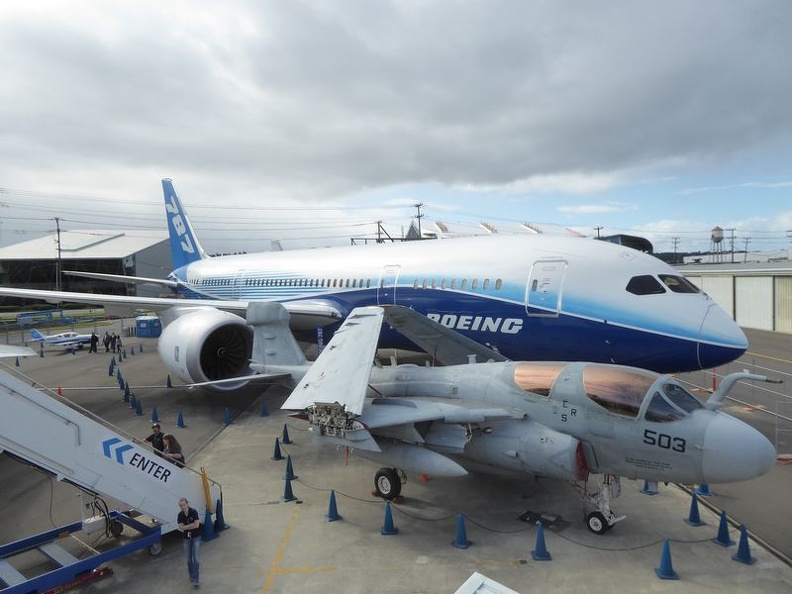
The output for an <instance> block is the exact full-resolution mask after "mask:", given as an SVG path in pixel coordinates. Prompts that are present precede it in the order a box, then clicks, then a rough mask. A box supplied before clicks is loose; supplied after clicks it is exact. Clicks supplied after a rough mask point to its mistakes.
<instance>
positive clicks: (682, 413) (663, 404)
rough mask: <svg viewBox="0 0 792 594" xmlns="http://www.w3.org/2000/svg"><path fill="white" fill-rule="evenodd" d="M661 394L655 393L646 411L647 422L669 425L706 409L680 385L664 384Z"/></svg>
mask: <svg viewBox="0 0 792 594" xmlns="http://www.w3.org/2000/svg"><path fill="white" fill-rule="evenodd" d="M661 391H662V394H661V393H660V392H655V394H654V396H652V400H651V402H650V403H649V407H648V408H647V409H646V420H647V421H652V422H654V423H668V422H669V421H677V420H679V419H684V418H685V417H686V416H687V413H692V412H693V411H694V410H698V409H700V408H704V405H702V404H701V402H699V401H698V399H697V398H696V397H695V396H693V395H692V394H691V393H690V392H688V391H687V390H685V388H683V387H682V386H680V385H678V384H672V383H668V384H664V385H663V387H662V388H661Z"/></svg>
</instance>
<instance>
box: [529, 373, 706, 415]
mask: <svg viewBox="0 0 792 594" xmlns="http://www.w3.org/2000/svg"><path fill="white" fill-rule="evenodd" d="M569 365H578V364H569V363H520V364H519V365H517V367H516V369H515V374H514V379H515V382H516V383H517V385H518V386H520V387H521V388H522V389H523V390H526V391H528V392H532V393H534V394H538V395H541V396H550V394H551V392H552V389H553V385H554V383H555V382H556V380H557V379H558V377H559V376H561V375H562V373H563V371H564V369H565V368H566V367H568V366H569ZM582 369H583V373H582V380H583V381H582V383H583V388H584V391H585V394H586V397H587V398H588V399H589V400H591V401H592V402H594V403H595V404H597V405H598V406H600V407H602V408H604V409H605V410H607V411H608V412H610V413H612V414H615V415H619V416H621V417H628V418H638V417H639V416H641V413H642V411H644V412H643V416H644V418H645V419H646V420H647V421H651V422H653V423H667V422H670V421H677V420H679V419H683V418H685V417H687V416H688V415H689V414H690V413H692V412H693V411H695V410H698V409H701V408H704V405H703V404H702V403H701V402H700V401H699V400H698V399H697V398H696V397H695V396H693V395H692V394H691V393H690V392H688V391H687V390H686V389H685V388H684V387H682V386H681V385H680V384H678V383H677V382H676V381H675V380H673V379H672V378H670V377H669V376H666V375H660V374H658V373H654V372H652V371H646V370H644V369H637V368H635V367H623V366H620V365H605V364H596V363H588V364H585V365H584V366H583V367H582ZM645 401H648V404H644V403H645Z"/></svg>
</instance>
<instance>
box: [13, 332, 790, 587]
mask: <svg viewBox="0 0 792 594" xmlns="http://www.w3.org/2000/svg"><path fill="white" fill-rule="evenodd" d="M751 334H753V333H751ZM771 338H773V337H771ZM790 338H792V337H790ZM773 339H775V338H773ZM768 340H770V339H768ZM751 341H752V347H751V353H752V354H753V355H754V356H756V357H758V355H762V356H764V357H776V358H778V359H783V353H782V352H780V351H777V350H769V351H768V352H771V353H774V354H763V353H764V351H763V350H761V349H764V347H763V346H762V345H761V337H759V338H758V339H757V338H756V337H754V336H751ZM788 344H789V343H788V342H781V344H780V347H778V346H774V345H775V343H770V346H769V347H768V349H775V348H780V349H785V348H786V345H788ZM141 345H142V346H143V352H140V350H139V349H140V346H141ZM155 345H156V341H155V340H154V339H137V338H130V339H127V341H126V348H127V349H128V350H129V349H130V348H132V347H134V348H135V350H136V354H135V355H134V356H129V355H128V356H127V358H126V359H125V360H123V361H122V362H121V369H122V372H123V374H124V378H125V379H126V380H127V381H128V382H129V383H130V385H131V387H132V389H133V391H134V392H135V394H136V397H137V398H139V399H141V401H142V403H143V411H144V414H143V415H136V414H135V411H134V410H133V409H130V408H129V406H128V405H127V404H125V403H124V402H123V400H122V396H123V393H122V392H121V391H120V390H119V387H118V383H117V381H116V380H115V378H114V377H109V376H108V373H107V372H108V365H109V361H110V355H109V354H105V353H99V354H96V355H94V354H88V353H86V352H78V353H77V354H75V355H69V354H62V353H60V352H57V351H48V352H47V353H46V356H45V357H44V358H38V357H36V358H31V359H27V360H23V361H22V362H21V364H20V367H19V368H13V369H12V371H13V372H16V371H20V372H23V373H25V374H26V376H27V377H28V378H29V379H30V380H31V381H32V380H35V381H38V382H40V383H41V384H43V385H45V386H47V387H50V388H52V389H53V390H55V389H57V387H58V386H60V387H61V391H62V392H63V397H64V398H67V399H69V400H73V401H74V402H76V403H79V405H80V406H83V407H85V408H86V409H88V410H90V411H92V412H93V413H95V414H97V415H99V416H101V417H102V418H104V419H106V420H107V421H109V422H110V423H112V424H113V425H114V426H116V427H118V428H119V430H121V431H122V432H125V433H126V434H128V435H129V436H135V437H139V438H140V437H145V436H146V435H147V434H148V433H149V426H150V422H149V419H150V416H151V413H152V412H153V407H155V406H156V408H157V412H158V417H159V419H160V422H161V423H162V425H163V430H164V431H166V432H173V433H174V434H175V435H176V436H177V438H178V439H179V441H180V442H181V444H182V446H183V447H184V451H185V452H186V453H187V460H188V464H189V465H190V466H193V467H196V468H197V467H204V468H206V471H207V473H208V474H209V476H210V477H211V478H212V479H214V480H217V481H219V482H220V483H221V484H222V485H223V502H224V517H225V522H226V523H227V524H228V525H229V526H230V527H229V528H228V529H227V530H224V531H222V532H221V533H220V535H219V537H218V538H216V539H214V540H211V541H209V542H206V543H204V544H203V546H202V550H201V576H202V578H201V582H202V586H201V590H203V591H208V592H228V593H236V592H239V593H246V592H260V593H296V592H299V593H313V592H317V593H318V592H321V593H322V594H326V593H328V592H361V593H362V592H367V593H368V592H383V593H419V592H427V593H435V592H437V593H441V592H455V591H456V590H457V588H459V587H460V586H461V585H462V584H463V583H464V582H465V580H466V579H467V578H468V577H469V576H470V575H471V574H472V573H473V572H479V573H481V574H484V575H486V576H488V577H489V578H490V579H492V580H495V581H497V582H499V583H501V584H503V585H505V586H507V587H509V588H511V589H512V590H515V591H518V592H531V591H547V590H550V591H553V592H576V593H588V592H591V593H600V592H602V593H606V592H607V593H611V592H614V591H631V592H671V591H673V592H679V591H685V592H723V591H735V592H736V591H739V592H779V593H780V592H790V591H792V568H790V566H789V565H787V564H786V563H784V562H783V561H781V560H779V558H778V557H776V556H775V555H774V554H772V553H771V552H770V551H768V550H767V549H765V548H764V547H763V546H761V545H760V544H759V543H758V542H757V541H755V540H752V539H749V540H748V541H747V542H748V543H749V546H750V554H751V555H752V556H753V557H754V558H756V559H757V561H756V563H754V564H752V565H748V564H744V563H740V562H737V561H734V560H732V555H734V554H735V553H737V547H736V546H732V547H729V548H724V547H721V546H719V545H717V544H714V543H713V542H712V541H711V539H713V538H715V537H716V536H717V533H718V527H719V522H718V516H717V514H716V513H714V512H711V511H709V509H708V508H707V507H706V506H704V505H702V506H701V508H700V513H701V518H702V520H703V521H704V522H706V524H705V525H704V526H701V527H693V526H690V525H688V524H687V523H686V522H684V519H686V518H688V517H689V511H690V506H691V498H690V495H689V494H688V493H686V492H684V491H682V490H680V489H679V488H677V487H675V486H673V485H669V486H664V485H661V486H660V492H659V494H657V495H655V496H647V495H644V494H642V493H640V490H641V488H642V487H643V485H642V484H639V483H638V482H636V481H624V482H623V483H622V495H621V497H619V498H618V499H617V500H615V502H614V503H613V507H614V509H615V510H616V511H617V512H618V513H620V514H625V515H626V516H627V518H626V519H625V520H624V521H623V522H621V523H619V524H617V525H616V526H615V527H614V528H613V529H611V530H610V531H608V532H607V533H606V534H605V535H602V536H597V535H594V534H592V533H591V532H589V531H588V530H587V529H586V528H585V526H584V524H583V515H584V511H583V506H582V504H581V501H580V499H579V498H578V496H577V494H576V492H575V491H574V490H573V489H572V488H571V487H569V486H568V485H565V484H563V483H560V482H558V481H552V480H541V481H535V480H533V479H531V478H528V479H526V478H523V479H519V480H518V479H512V478H506V477H491V476H480V475H470V476H467V477H464V478H461V479H453V480H430V481H427V482H423V481H421V480H419V479H418V478H416V477H414V476H412V475H410V476H408V482H407V483H406V484H405V485H404V488H403V493H404V495H405V497H404V500H403V501H402V502H400V503H398V504H395V505H393V506H392V507H391V514H392V516H391V517H392V519H393V525H392V527H393V528H395V529H396V530H397V533H396V534H394V535H383V534H381V531H382V529H383V528H386V527H389V526H388V522H387V518H386V515H385V513H386V511H385V510H386V508H385V504H384V503H383V502H382V501H381V500H379V499H378V498H376V497H375V496H373V495H372V493H371V491H372V487H373V475H374V472H375V471H376V469H377V466H376V465H374V464H372V463H370V462H367V461H365V460H363V459H360V458H357V457H356V456H354V455H351V456H349V457H347V455H346V453H345V451H343V450H334V449H331V448H319V447H314V446H312V445H311V444H310V439H309V435H308V433H307V432H306V429H307V427H306V426H305V425H304V424H303V423H302V422H300V421H296V420H293V419H291V418H289V417H287V416H286V415H285V414H284V413H282V412H281V411H280V410H279V406H280V404H281V403H282V402H283V401H284V400H285V398H286V396H287V391H286V390H285V389H283V388H281V387H278V386H273V387H270V388H268V389H266V390H263V391H262V389H260V388H259V389H248V390H245V391H243V392H241V393H239V392H238V393H235V394H216V393H211V392H204V391H200V390H187V389H184V388H180V387H178V386H175V387H173V388H167V387H166V383H167V375H166V372H165V371H164V369H163V367H162V365H161V364H160V363H159V360H158V358H157V355H156V352H155ZM754 351H756V352H754ZM787 352H789V351H787ZM745 364H746V363H745V362H743V363H741V364H740V365H743V366H744V365H745ZM12 367H13V366H12ZM719 371H720V370H719ZM693 375H695V374H693ZM691 379H693V378H692V376H691ZM702 379H703V380H706V379H707V378H706V376H704V375H703V374H702ZM710 381H711V378H710ZM748 395H750V393H749V394H748ZM53 397H57V396H53ZM774 398H775V397H774ZM735 406H736V405H735ZM730 407H731V405H730ZM739 408H743V407H742V405H740V406H739ZM180 412H181V413H182V416H183V419H184V421H185V424H186V427H185V428H178V427H176V419H177V416H178V414H179V413H180ZM730 412H735V411H732V410H730ZM737 412H740V414H743V415H745V416H746V417H747V418H750V419H753V418H757V417H756V413H749V412H742V411H737ZM227 420H231V421H232V422H231V423H230V424H226V421H227ZM763 422H764V423H765V424H767V423H768V422H767V421H763ZM284 425H285V426H287V428H288V432H289V436H290V440H291V441H292V443H291V444H288V445H282V446H281V448H282V454H283V455H284V456H286V455H289V456H291V460H292V462H293V470H294V473H295V474H296V475H297V478H296V479H295V480H293V481H291V483H290V486H291V488H292V494H293V495H294V496H295V497H296V500H295V501H290V502H284V501H282V499H283V498H284V496H285V495H286V494H287V492H286V481H284V474H285V461H284V460H272V459H271V458H272V457H273V453H274V444H275V439H276V438H282V437H283V428H284ZM770 429H773V435H775V430H774V426H773V423H772V422H771V423H769V424H768V425H767V430H770ZM31 431H35V428H31ZM782 435H784V436H785V439H786V434H782ZM45 438H46V436H42V439H45ZM786 443H787V442H786V441H784V442H783V444H784V445H783V447H784V448H787V446H786V445H785V444H786ZM788 470H789V467H788V466H784V465H779V466H778V467H776V468H775V469H774V470H773V471H772V472H771V473H770V474H769V475H768V476H767V477H763V478H761V479H758V480H755V481H751V482H749V483H745V484H744V485H729V486H726V485H723V486H720V485H712V486H711V488H712V489H713V491H714V493H715V495H714V496H713V497H711V498H710V500H712V501H713V503H715V502H721V503H724V508H725V509H726V510H727V512H728V513H729V515H730V516H731V517H733V518H735V519H736V520H737V521H738V522H743V523H745V524H746V526H747V527H748V529H749V530H750V531H751V532H754V533H757V534H758V535H759V536H760V537H761V538H763V539H765V540H771V539H773V538H775V537H773V535H772V532H773V531H772V530H770V529H772V528H776V529H778V528H779V527H782V528H783V527H785V526H788V525H789V520H788V517H789V514H788V512H787V511H786V510H785V507H784V505H785V502H784V499H785V497H784V495H785V494H788V493H790V489H789V486H790V482H789V474H788V472H787V471H788ZM0 479H1V480H2V485H3V487H2V489H0V502H2V505H3V510H4V512H5V517H6V521H5V522H3V523H0V541H1V542H3V543H6V542H10V541H12V540H15V539H17V538H20V537H23V536H29V535H31V534H32V533H33V532H37V531H43V530H47V529H51V528H52V527H53V526H59V525H63V524H66V523H69V522H72V521H75V520H78V519H79V518H80V516H81V505H82V502H81V499H80V497H79V492H78V490H77V489H76V488H75V487H73V486H71V485H68V484H64V483H60V482H57V481H54V480H52V479H51V478H49V477H47V476H45V475H43V474H42V473H41V472H38V471H36V470H34V469H32V468H29V467H27V466H25V465H23V464H21V463H20V462H18V461H15V460H12V459H10V458H8V457H7V456H0ZM331 491H334V493H335V500H336V502H337V512H338V514H339V515H340V516H341V519H339V520H337V521H333V522H328V521H327V518H326V516H327V515H328V513H329V512H330V511H331V509H330V493H331ZM776 498H777V500H778V501H777V503H778V507H777V508H776V507H774V506H775V503H774V501H775V499H776ZM725 504H728V505H725ZM119 505H121V504H119ZM121 508H122V509H123V506H122V507H121ZM177 512H178V509H174V515H175V514H176V513H177ZM460 514H462V518H463V520H462V522H461V526H462V528H464V531H465V535H464V536H465V539H460V520H459V518H460ZM750 514H756V518H754V517H753V516H751V515H750ZM521 518H523V519H521ZM537 518H541V519H542V520H543V524H544V527H543V535H544V539H543V540H544V544H545V548H546V550H547V552H548V553H549V554H550V556H551V557H552V559H551V560H546V561H542V560H534V559H533V558H532V554H531V552H532V551H535V550H537V549H541V547H540V546H539V545H540V541H539V539H538V528H537V526H536V523H535V520H536V519H537ZM765 530H768V531H767V532H765ZM128 531H129V530H128V529H127V530H126V531H125V533H124V535H122V536H121V539H119V540H122V541H123V540H125V539H131V538H134V534H129V533H128ZM781 531H783V530H781ZM729 534H730V536H731V539H732V540H735V541H736V540H739V536H740V534H739V531H738V530H737V529H736V527H735V526H732V525H730V527H729ZM768 535H769V536H768ZM178 536H180V535H178V534H170V535H166V536H165V537H164V539H163V545H164V548H163V551H162V553H161V554H160V555H158V556H156V557H153V556H151V555H149V553H148V552H147V551H139V552H136V553H134V554H131V555H127V556H125V557H122V558H119V559H117V560H114V561H112V562H111V563H110V564H109V566H110V568H111V569H112V571H113V575H111V576H109V577H105V578H103V579H101V580H97V581H95V582H93V583H91V584H85V585H82V586H80V588H79V589H78V591H80V592H85V593H87V594H94V593H104V592H124V593H129V594H138V593H140V594H143V593H145V594H150V593H151V592H153V591H172V592H181V591H185V590H190V589H191V587H190V584H189V580H188V578H187V571H186V567H185V560H184V557H183V553H182V550H181V543H180V541H179V538H178ZM467 539H469V540H470V541H472V544H470V546H469V547H468V548H464V549H463V548H458V547H456V546H452V543H453V542H456V543H457V544H460V543H461V541H462V540H467ZM99 540H100V541H101V542H96V543H93V546H95V547H96V548H103V547H108V546H112V545H113V544H114V540H113V539H112V538H109V537H106V536H104V535H100V537H99ZM665 541H668V543H669V549H668V550H669V553H670V556H669V557H668V558H667V559H663V557H662V552H663V545H664V542H665ZM775 542H776V544H775V545H774V546H777V547H778V546H779V545H783V543H782V542H780V541H775ZM666 560H670V561H671V564H672V569H673V570H674V571H675V572H676V573H677V574H678V576H679V581H667V580H661V579H659V578H658V576H657V575H656V574H655V568H658V567H663V566H666V563H664V561H666Z"/></svg>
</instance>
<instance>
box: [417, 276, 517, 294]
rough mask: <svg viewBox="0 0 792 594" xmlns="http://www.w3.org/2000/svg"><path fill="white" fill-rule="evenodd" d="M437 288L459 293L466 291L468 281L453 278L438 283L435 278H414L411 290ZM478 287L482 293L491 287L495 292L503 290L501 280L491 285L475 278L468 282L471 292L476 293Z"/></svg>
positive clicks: (486, 279)
mask: <svg viewBox="0 0 792 594" xmlns="http://www.w3.org/2000/svg"><path fill="white" fill-rule="evenodd" d="M438 287H439V288H440V289H451V290H452V291H456V290H457V289H459V290H460V291H467V290H468V279H466V278H463V279H462V280H457V279H455V278H452V279H450V280H448V279H445V278H443V279H440V281H439V282H438V280H437V279H436V278H432V279H419V278H416V279H415V280H414V281H413V289H437V288H438ZM479 287H481V290H482V291H489V290H490V289H491V288H492V287H494V289H495V290H496V291H500V290H501V289H502V288H503V279H500V278H499V279H496V280H495V282H494V283H492V282H491V281H490V279H488V278H485V279H484V280H482V281H481V283H479V279H477V278H474V279H473V280H471V281H470V290H471V291H478V290H479Z"/></svg>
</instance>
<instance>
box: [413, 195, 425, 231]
mask: <svg viewBox="0 0 792 594" xmlns="http://www.w3.org/2000/svg"><path fill="white" fill-rule="evenodd" d="M423 205H424V203H423V202H418V203H416V204H413V206H414V207H415V208H417V209H418V215H417V216H416V217H415V218H416V219H418V239H423V233H421V219H422V218H423V215H422V214H421V207H422V206H423Z"/></svg>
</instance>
